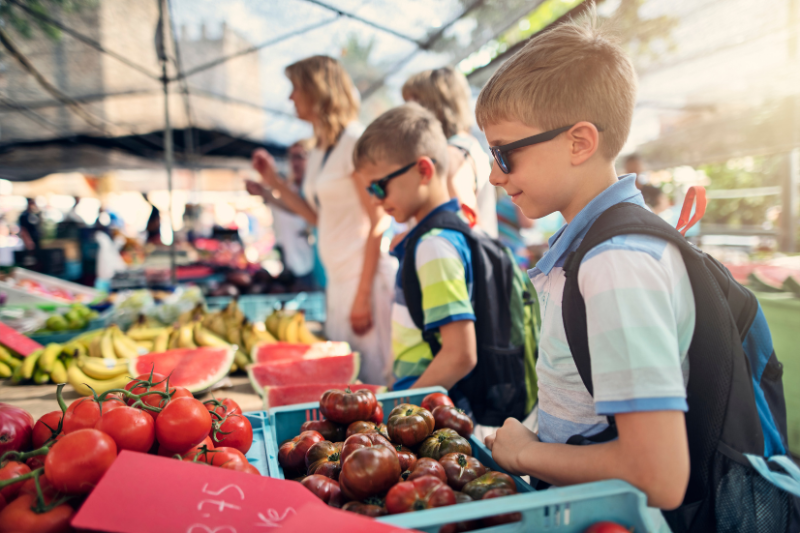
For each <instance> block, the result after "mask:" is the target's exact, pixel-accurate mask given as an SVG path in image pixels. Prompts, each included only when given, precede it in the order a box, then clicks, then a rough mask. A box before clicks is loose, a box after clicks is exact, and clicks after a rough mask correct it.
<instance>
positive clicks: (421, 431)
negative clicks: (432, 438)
mask: <svg viewBox="0 0 800 533" xmlns="http://www.w3.org/2000/svg"><path fill="white" fill-rule="evenodd" d="M434 425H435V421H434V419H433V415H432V414H431V412H430V411H428V410H427V409H423V408H422V407H417V406H416V405H411V404H408V403H401V404H400V405H398V406H397V407H395V408H394V409H392V412H391V413H389V421H388V422H387V423H386V426H387V427H388V429H389V438H390V439H391V440H392V442H395V443H397V444H402V445H403V446H415V445H417V444H419V443H420V442H422V441H423V440H425V438H426V437H427V436H428V435H430V434H431V433H432V432H433V427H434Z"/></svg>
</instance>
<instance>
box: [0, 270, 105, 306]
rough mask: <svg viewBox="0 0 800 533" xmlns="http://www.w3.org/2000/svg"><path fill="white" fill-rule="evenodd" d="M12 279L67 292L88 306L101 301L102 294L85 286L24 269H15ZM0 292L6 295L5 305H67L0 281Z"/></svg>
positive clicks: (57, 299)
mask: <svg viewBox="0 0 800 533" xmlns="http://www.w3.org/2000/svg"><path fill="white" fill-rule="evenodd" d="M13 276H14V279H16V280H17V281H18V282H19V281H21V280H26V279H27V280H31V281H35V282H37V283H41V284H42V285H44V286H45V287H50V288H58V289H64V290H67V291H69V292H71V293H73V294H78V295H81V296H82V297H83V298H84V299H85V300H86V301H85V302H84V303H86V304H90V303H93V302H98V301H100V300H101V299H102V297H103V293H102V292H100V291H97V290H95V289H93V288H91V287H87V286H85V285H79V284H77V283H73V282H71V281H65V280H63V279H58V278H55V277H53V276H48V275H45V274H40V273H38V272H33V271H31V270H26V269H24V268H15V269H14V273H13ZM0 292H4V293H6V295H7V300H6V304H7V305H29V304H40V303H41V304H54V303H55V304H69V303H70V302H65V301H64V300H61V299H59V298H55V297H51V296H49V295H45V294H34V293H32V292H28V291H27V290H25V289H24V288H21V287H17V286H15V285H12V284H11V283H9V282H6V281H0Z"/></svg>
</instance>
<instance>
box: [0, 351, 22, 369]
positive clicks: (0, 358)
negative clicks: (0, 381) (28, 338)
mask: <svg viewBox="0 0 800 533" xmlns="http://www.w3.org/2000/svg"><path fill="white" fill-rule="evenodd" d="M0 363H3V364H5V365H6V366H8V367H10V368H11V369H12V370H13V369H15V368H17V367H18V366H20V365H21V364H22V360H21V359H17V358H16V357H14V356H13V355H11V352H9V351H8V350H6V349H5V348H4V347H3V346H0ZM6 377H8V376H6Z"/></svg>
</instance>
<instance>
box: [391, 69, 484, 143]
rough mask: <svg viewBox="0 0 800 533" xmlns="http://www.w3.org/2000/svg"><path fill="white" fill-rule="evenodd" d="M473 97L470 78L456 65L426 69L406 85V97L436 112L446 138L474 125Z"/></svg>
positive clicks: (407, 100) (412, 77)
mask: <svg viewBox="0 0 800 533" xmlns="http://www.w3.org/2000/svg"><path fill="white" fill-rule="evenodd" d="M470 98H471V93H470V89H469V83H467V78H466V77H464V75H463V74H461V73H460V72H458V71H457V70H456V69H454V68H453V67H442V68H437V69H433V70H425V71H423V72H420V73H418V74H414V75H413V76H411V77H410V78H408V79H407V80H406V82H405V83H404V84H403V100H405V101H406V102H417V103H418V104H420V105H421V106H422V107H424V108H425V109H430V110H431V111H433V113H434V114H435V115H436V118H438V119H439V122H441V123H442V129H443V130H444V135H445V137H447V138H450V137H452V136H453V135H456V134H458V133H461V132H462V131H469V129H470V127H472V122H473V119H472V105H471V104H470Z"/></svg>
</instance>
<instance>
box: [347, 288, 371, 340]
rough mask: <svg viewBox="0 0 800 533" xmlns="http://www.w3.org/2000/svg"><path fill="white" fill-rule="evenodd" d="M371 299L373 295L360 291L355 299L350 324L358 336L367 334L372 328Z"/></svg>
mask: <svg viewBox="0 0 800 533" xmlns="http://www.w3.org/2000/svg"><path fill="white" fill-rule="evenodd" d="M371 299H372V298H371V295H369V294H365V293H363V292H361V291H359V292H358V293H356V299H355V300H354V301H353V307H352V309H351V310H350V326H351V327H352V328H353V333H355V334H356V335H358V336H361V335H365V334H366V333H367V332H368V331H369V330H370V329H372V302H370V300H371Z"/></svg>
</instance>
